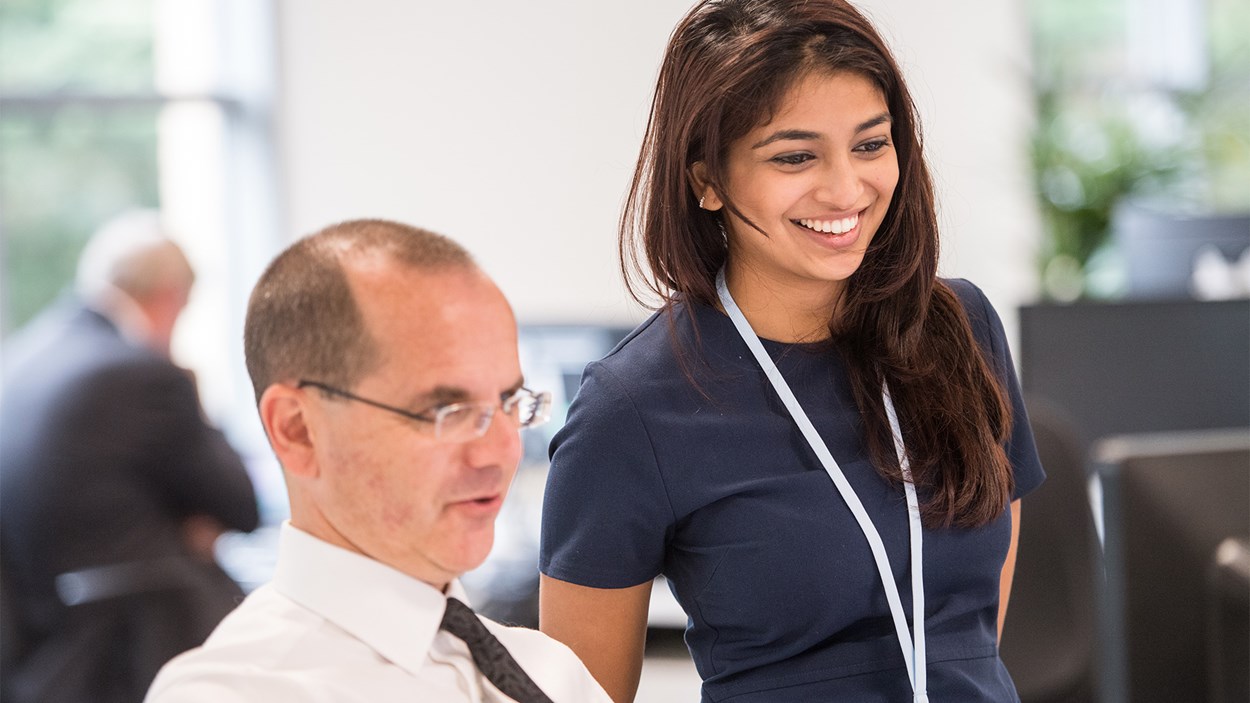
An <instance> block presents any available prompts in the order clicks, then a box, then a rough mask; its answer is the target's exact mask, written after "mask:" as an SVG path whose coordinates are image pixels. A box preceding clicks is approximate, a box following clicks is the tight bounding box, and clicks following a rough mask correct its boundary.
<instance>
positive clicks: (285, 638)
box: [146, 523, 611, 703]
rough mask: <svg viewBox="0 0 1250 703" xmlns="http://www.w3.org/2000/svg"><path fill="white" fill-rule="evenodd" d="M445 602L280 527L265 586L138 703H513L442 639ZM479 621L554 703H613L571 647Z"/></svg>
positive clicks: (455, 593) (410, 581) (168, 668)
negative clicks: (275, 555)
mask: <svg viewBox="0 0 1250 703" xmlns="http://www.w3.org/2000/svg"><path fill="white" fill-rule="evenodd" d="M448 596H451V597H454V598H457V599H459V600H461V601H464V602H466V603H467V602H468V601H467V600H466V598H465V594H464V590H463V588H462V587H461V586H460V583H459V582H458V581H453V582H452V583H451V584H450V585H449V587H448V589H447V593H446V594H445V595H444V594H443V593H441V592H439V591H438V590H437V589H435V588H434V587H432V586H430V585H429V584H426V583H424V582H422V581H418V580H417V579H414V578H412V577H410V576H407V575H405V574H403V573H400V572H399V571H396V570H395V569H392V568H391V567H389V566H386V565H385V564H382V563H380V562H377V561H374V560H372V559H369V558H368V557H365V556H362V555H360V554H356V553H354V552H350V551H347V550H345V549H341V548H339V547H336V546H334V545H331V544H328V543H326V542H324V541H322V540H320V539H317V538H316V537H313V536H312V535H310V534H308V533H306V532H303V531H301V530H299V529H297V528H295V527H292V526H291V525H290V524H289V523H287V524H284V525H283V526H282V533H281V537H280V541H279V548H278V564H277V569H276V571H275V573H274V578H273V581H272V582H271V583H269V584H267V585H265V586H262V587H260V588H258V589H257V590H256V591H255V592H253V593H252V594H251V595H250V596H248V597H247V599H245V600H244V601H243V603H242V604H240V605H239V607H238V608H237V609H236V610H235V611H234V612H232V613H231V614H230V615H229V616H227V617H226V619H225V620H223V621H222V623H221V625H219V626H218V627H217V629H216V630H215V631H214V632H213V634H212V635H211V636H210V637H209V638H208V641H206V642H205V643H204V645H203V646H202V647H198V648H196V649H193V650H191V651H189V652H186V653H184V654H182V655H180V656H178V657H177V658H175V659H174V660H172V661H171V662H169V663H168V664H166V665H165V667H164V668H163V669H161V672H160V674H159V675H158V676H157V677H156V680H155V681H154V682H153V683H152V688H151V689H150V690H149V691H148V696H147V699H146V701H148V703H177V702H183V701H186V702H188V703H191V702H194V703H210V702H211V703H222V702H230V701H264V702H266V703H268V702H270V701H283V702H284V701H327V702H328V701H361V702H362V703H364V702H365V701H368V702H369V703H377V702H384V701H396V702H398V701H403V702H404V703H416V702H418V701H438V702H440V703H441V702H442V701H448V702H449V703H450V702H455V703H458V702H460V701H469V702H472V703H479V702H481V703H501V702H506V701H511V700H512V699H511V698H509V697H507V696H505V695H504V694H502V693H500V692H499V690H498V689H496V688H495V687H494V686H493V685H491V683H490V682H489V681H487V680H486V678H485V677H483V676H482V675H481V674H479V673H478V670H477V668H476V667H475V666H474V664H473V659H472V657H471V656H470V654H469V649H468V647H467V646H466V645H465V644H464V642H462V641H460V639H458V638H457V637H455V636H454V635H451V634H449V633H447V632H444V631H441V630H440V629H439V623H441V622H442V619H443V611H444V610H445V608H446V602H447V601H446V599H447V597H448ZM481 620H482V622H483V623H485V624H486V627H487V628H489V629H490V631H491V632H492V633H493V634H494V635H495V636H496V637H497V638H499V641H500V642H502V643H503V644H504V646H505V647H507V648H508V651H509V652H510V653H511V654H512V656H513V658H515V659H516V661H517V662H518V663H519V664H520V665H521V667H522V668H523V669H525V672H526V673H527V674H529V676H530V678H532V679H533V680H534V682H535V683H537V684H538V686H539V687H540V688H541V689H542V690H543V691H544V692H545V693H546V694H547V695H548V696H549V697H550V698H551V699H552V700H553V701H555V702H556V703H574V702H576V703H580V702H582V701H592V702H596V703H598V702H602V703H611V701H610V699H609V698H608V696H607V694H606V693H604V692H603V689H602V688H600V686H599V684H598V683H596V682H595V680H594V678H592V677H591V675H590V673H589V672H587V671H586V668H585V667H584V666H582V663H581V661H580V660H579V659H578V658H577V656H576V655H574V654H573V652H572V651H571V650H569V648H568V647H565V646H564V645H563V644H561V643H559V642H557V641H555V640H553V639H551V638H550V637H547V636H546V635H544V634H542V633H541V632H538V631H536V630H529V629H525V628H520V627H507V626H504V625H500V624H498V623H496V622H493V621H491V620H488V619H486V618H481Z"/></svg>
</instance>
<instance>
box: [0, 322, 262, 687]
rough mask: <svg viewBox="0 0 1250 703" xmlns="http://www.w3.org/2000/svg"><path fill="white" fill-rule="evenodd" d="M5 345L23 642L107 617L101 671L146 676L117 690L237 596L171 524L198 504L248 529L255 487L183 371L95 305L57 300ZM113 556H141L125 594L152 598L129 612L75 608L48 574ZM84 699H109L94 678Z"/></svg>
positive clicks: (4, 398)
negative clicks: (133, 584)
mask: <svg viewBox="0 0 1250 703" xmlns="http://www.w3.org/2000/svg"><path fill="white" fill-rule="evenodd" d="M5 352H6V358H5V359H4V362H5V373H4V383H3V386H0V549H2V551H0V558H2V559H3V562H4V567H5V569H4V582H5V585H6V587H7V589H8V590H9V591H10V593H9V597H10V598H11V599H12V605H13V607H14V608H15V609H16V611H17V613H18V619H19V620H20V624H21V626H22V631H23V635H24V637H23V639H24V640H25V642H24V646H23V649H24V650H25V651H26V652H27V653H29V652H30V651H32V650H37V649H39V647H40V646H41V645H42V644H44V643H46V642H48V641H54V640H56V639H57V638H61V639H64V638H66V637H67V636H69V637H74V636H78V635H76V634H75V632H76V629H81V627H97V629H98V628H99V627H100V618H112V622H113V623H114V634H113V635H111V636H110V637H111V639H114V640H119V641H114V642H112V645H111V647H110V649H116V648H118V647H120V648H122V649H125V650H128V651H127V652H125V654H126V656H129V658H130V661H128V662H127V663H125V664H124V665H119V664H118V662H116V661H113V662H111V663H108V664H105V665H104V666H105V667H106V668H112V669H113V674H108V675H109V676H112V677H113V678H114V679H116V678H117V672H118V671H119V669H126V668H129V669H131V670H134V671H135V672H137V673H132V674H130V675H129V676H128V678H130V679H143V678H144V677H147V680H139V681H131V682H130V683H127V684H125V686H129V687H130V688H140V689H145V688H146V686H147V683H148V681H150V678H151V675H154V674H155V671H156V667H159V666H160V664H161V663H163V661H164V660H165V659H168V658H169V657H170V656H173V655H174V654H176V653H178V652H179V651H182V650H184V649H187V648H189V647H192V646H195V645H197V644H199V643H200V642H201V641H202V640H203V638H204V637H205V636H207V634H208V632H209V631H211V628H212V627H213V625H215V623H216V622H217V620H219V619H220V618H221V617H222V616H224V615H225V612H227V610H228V608H229V607H231V606H232V602H233V601H234V596H235V595H237V594H238V591H237V587H235V586H234V585H233V583H232V582H230V581H229V579H228V578H227V577H225V575H224V573H222V572H220V570H219V569H217V568H216V566H215V565H212V564H206V563H204V562H202V561H199V560H197V559H194V558H193V557H191V555H189V553H188V552H187V550H186V548H185V547H184V545H183V542H182V539H181V536H180V529H181V524H182V522H183V520H184V519H185V518H187V517H188V516H191V515H197V514H200V515H208V516H212V517H214V518H216V519H217V520H219V521H220V522H221V523H222V524H224V525H225V526H226V527H228V528H232V529H236V530H243V531H250V530H252V529H254V528H255V527H256V526H257V523H258V515H257V506H256V497H255V494H254V492H253V488H252V484H251V482H250V480H249V478H248V476H247V473H246V471H245V470H244V468H243V465H242V463H241V462H240V460H239V457H238V455H237V454H236V453H235V452H234V451H233V450H232V449H231V448H230V446H229V445H228V444H227V443H226V441H225V438H224V437H223V436H222V435H221V433H220V432H218V431H217V430H216V429H214V428H212V427H210V426H209V425H207V424H206V423H205V421H204V419H203V418H202V415H201V410H200V405H199V399H198V396H197V393H196V390H195V387H194V383H193V382H192V380H191V378H190V376H189V375H188V374H187V373H185V372H184V371H183V370H181V369H179V368H178V367H176V366H174V365H173V364H172V363H171V362H170V361H168V360H167V359H164V358H163V357H161V356H159V355H158V354H155V353H153V352H151V351H150V350H147V349H145V348H141V347H138V346H136V345H133V344H131V343H129V342H127V341H126V340H125V339H123V338H122V336H121V335H120V334H119V332H118V330H117V328H116V327H115V326H114V325H113V324H112V323H111V322H109V321H108V320H107V319H106V318H104V317H103V316H101V315H99V314H98V313H96V312H94V311H91V310H89V309H86V308H84V307H82V306H81V305H77V304H69V303H65V304H62V305H59V306H57V307H55V308H53V309H51V310H49V311H47V312H45V313H44V314H43V315H42V316H41V317H40V318H38V319H37V320H36V321H34V322H32V323H31V325H29V326H28V327H27V328H26V329H25V330H23V331H22V332H21V333H19V335H18V337H17V338H16V339H15V340H14V343H13V344H11V345H8V348H7V349H6V350H5ZM110 565H123V566H125V567H126V568H129V566H127V565H138V568H137V569H136V570H134V571H135V573H136V574H138V575H139V576H140V578H139V581H145V580H146V581H147V583H140V584H139V585H138V586H137V590H139V591H146V592H147V596H148V597H149V598H148V600H146V601H135V599H133V598H132V599H130V603H131V604H132V605H133V604H134V603H136V602H138V603H139V607H134V608H131V610H130V611H129V615H125V614H124V613H122V608H123V605H122V604H123V603H125V602H126V599H124V598H123V599H120V600H118V599H114V600H112V601H111V602H106V603H101V604H97V605H96V606H95V607H94V609H92V608H81V607H80V608H77V609H75V608H70V607H68V606H67V604H66V603H65V594H63V593H62V594H61V595H58V592H57V590H56V581H55V579H56V577H57V576H58V575H59V574H64V573H66V572H76V571H80V570H83V569H89V568H91V567H100V566H110ZM148 567H151V568H148ZM162 570H163V571H162ZM161 573H165V575H164V576H162V575H161ZM122 577H123V580H125V579H127V578H130V577H128V576H126V575H125V574H123V575H122ZM171 580H172V583H171V582H170V581H171ZM63 585H64V583H63ZM123 586H124V584H123ZM144 619H146V620H147V621H148V622H142V621H143V620H144ZM13 625H14V623H6V625H5V626H6V627H7V628H12V627H13ZM116 627H122V628H123V629H124V630H125V632H124V633H119V632H118V631H116ZM79 634H80V633H79ZM45 649H55V647H54V646H49V647H45ZM140 653H142V654H141V655H140ZM47 656H53V655H47ZM75 656H81V655H75ZM136 657H138V658H140V659H147V660H150V661H134V659H135V658H136ZM53 658H55V656H53ZM155 660H160V661H155ZM82 664H85V663H82ZM54 668H55V667H54ZM75 668H79V669H81V668H82V667H81V666H76V667H75ZM149 670H150V673H149ZM13 673H14V672H12V671H9V672H5V676H4V678H6V679H8V678H10V677H11V675H12V674H13ZM91 685H92V686H106V685H107V686H122V684H120V683H118V682H117V681H112V682H111V683H99V682H97V683H95V684H91ZM7 688H8V686H7V685H6V689H7ZM130 695H132V694H128V695H119V696H118V697H117V699H119V700H125V699H129V698H130ZM141 695H142V693H141V691H140V696H141ZM45 697H48V696H47V695H45ZM90 697H91V698H92V699H93V700H105V699H106V698H107V697H106V696H105V695H104V691H101V690H96V691H94V692H93V693H91V694H90ZM72 699H73V696H67V697H66V700H72ZM135 700H137V699H135Z"/></svg>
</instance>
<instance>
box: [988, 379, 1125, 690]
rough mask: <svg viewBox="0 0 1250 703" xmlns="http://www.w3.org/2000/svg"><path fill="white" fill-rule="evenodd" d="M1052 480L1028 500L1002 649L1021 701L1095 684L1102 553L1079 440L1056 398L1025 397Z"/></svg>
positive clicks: (1040, 453)
mask: <svg viewBox="0 0 1250 703" xmlns="http://www.w3.org/2000/svg"><path fill="white" fill-rule="evenodd" d="M1026 402H1027V404H1028V409H1029V420H1030V421H1031V424H1032V426H1033V437H1034V440H1035V441H1036V442H1037V452H1038V455H1039V456H1040V457H1041V460H1042V466H1044V467H1045V468H1046V482H1045V483H1043V484H1042V485H1041V487H1040V488H1038V489H1037V490H1036V491H1034V492H1033V493H1031V494H1029V496H1028V497H1027V498H1025V499H1024V500H1023V505H1022V507H1021V511H1020V512H1021V520H1020V545H1019V549H1018V554H1019V557H1018V558H1017V560H1016V571H1015V579H1014V582H1013V584H1012V589H1011V601H1010V603H1009V606H1010V607H1009V608H1008V609H1007V622H1006V624H1005V626H1004V628H1003V639H1002V643H1001V647H1000V649H999V652H1000V654H1001V656H1002V658H1003V662H1004V663H1005V664H1006V666H1007V671H1008V672H1010V673H1011V677H1012V679H1013V680H1014V681H1015V684H1016V690H1017V692H1018V693H1019V694H1020V700H1021V701H1022V703H1058V702H1060V701H1063V702H1064V703H1085V702H1090V703H1092V701H1093V700H1094V696H1095V694H1096V692H1097V681H1098V679H1097V666H1096V664H1097V656H1096V654H1095V652H1096V649H1095V648H1096V642H1097V628H1096V619H1097V618H1096V615H1095V593H1096V590H1095V574H1101V573H1102V563H1101V559H1100V557H1101V554H1100V550H1099V547H1098V542H1097V536H1096V533H1095V531H1094V520H1093V515H1092V514H1091V512H1090V503H1089V494H1088V492H1087V490H1086V485H1087V474H1086V471H1085V462H1084V460H1083V458H1082V453H1081V443H1080V440H1079V439H1078V438H1077V437H1076V434H1075V431H1074V430H1073V429H1072V427H1071V423H1070V421H1069V419H1068V418H1067V417H1065V415H1064V414H1063V412H1062V411H1061V410H1060V409H1058V408H1057V407H1055V406H1054V405H1053V404H1050V403H1047V402H1045V401H1044V400H1040V399H1037V398H1031V397H1030V398H1026Z"/></svg>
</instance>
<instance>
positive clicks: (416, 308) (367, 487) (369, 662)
mask: <svg viewBox="0 0 1250 703" xmlns="http://www.w3.org/2000/svg"><path fill="white" fill-rule="evenodd" d="M244 343H245V351H246V356H247V365H248V371H249V373H250V374H251V377H252V383H253V386H254V388H255V391H256V397H257V403H258V406H259V410H260V418H261V422H262V423H263V424H264V427H265V431H266V433H267V434H268V437H269V441H270V444H271V445H272V447H273V450H274V452H275V454H276V455H277V457H278V459H279V462H280V463H281V464H282V467H283V471H284V476H285V479H286V485H287V490H288V493H289V496H290V502H291V519H290V522H289V523H287V524H285V525H283V527H282V535H281V538H280V544H279V558H278V564H277V569H276V571H275V574H274V578H273V581H272V583H270V584H269V585H267V586H264V587H262V588H260V589H258V590H257V591H256V592H254V593H253V594H252V595H251V596H249V597H248V599H247V600H246V601H244V603H243V604H242V605H241V606H240V607H239V608H238V609H237V610H235V611H234V612H233V613H232V614H231V615H230V616H229V617H227V618H226V619H225V621H223V622H222V624H221V626H220V627H219V628H218V629H217V631H216V632H214V634H213V635H212V636H211V637H210V638H209V639H208V641H207V642H206V643H205V645H204V646H203V647H202V648H200V649H198V650H194V651H192V652H189V653H187V654H185V655H183V656H181V657H179V658H178V659H175V660H174V661H173V662H171V663H170V664H169V665H168V666H167V667H166V668H165V669H164V670H163V671H162V672H161V674H160V675H159V676H158V678H157V680H156V682H155V683H154V684H153V687H152V690H151V692H150V693H149V697H148V700H149V701H152V702H153V703H168V702H177V701H205V702H208V701H213V702H214V703H215V702H219V701H244V700H246V701H299V700H325V701H330V700H333V701H369V702H371V703H372V702H377V701H405V702H411V701H440V702H441V701H449V702H453V701H475V702H476V701H491V702H494V701H513V700H516V701H522V702H528V701H547V700H554V701H608V698H607V696H606V694H605V693H604V692H603V690H602V689H601V688H600V687H599V685H598V684H597V683H596V682H595V681H594V679H593V678H591V676H590V674H589V673H587V672H586V670H585V668H584V667H583V666H582V664H581V662H580V661H578V659H577V658H576V657H575V656H574V655H573V653H572V652H571V651H570V650H569V649H568V648H566V647H565V646H564V645H562V644H559V643H557V642H555V641H554V640H551V639H549V638H547V637H546V636H545V635H543V634H541V633H539V632H537V631H533V630H525V629H522V628H511V627H505V626H502V625H498V624H496V623H493V622H490V621H488V620H485V619H480V618H478V617H477V616H476V615H474V614H473V613H472V611H470V610H469V609H468V608H467V606H465V605H464V601H465V596H464V592H463V590H462V589H461V587H460V584H459V582H458V581H457V577H459V576H460V575H461V574H462V573H464V572H465V571H467V570H469V569H472V568H474V567H476V566H478V565H479V564H481V563H482V561H483V560H484V559H485V558H486V555H487V553H488V552H489V551H490V548H491V544H492V541H493V539H494V521H495V516H496V515H497V514H498V512H499V509H500V506H501V504H502V502H503V499H504V496H505V495H506V493H507V491H508V487H509V485H510V483H511V481H512V477H513V474H514V473H515V472H516V468H517V465H518V462H519V461H520V454H521V444H520V437H519V432H518V429H519V427H522V426H528V425H534V424H538V423H539V422H541V421H542V420H544V419H546V412H547V407H546V406H547V404H548V403H549V402H550V398H549V396H548V395H547V394H535V393H534V392H533V391H530V390H528V389H526V388H525V387H524V386H523V384H522V377H521V369H520V362H519V360H518V356H517V337H516V322H515V320H514V319H513V316H512V312H511V309H510V308H509V306H508V303H507V301H506V300H505V299H504V297H503V295H502V293H500V291H499V289H498V288H496V287H495V285H494V284H493V283H492V282H491V281H490V279H489V278H487V277H486V276H485V274H483V273H482V272H481V271H480V270H478V268H477V267H476V266H475V265H474V263H473V262H472V260H471V259H470V257H469V255H468V254H467V253H466V252H465V251H464V250H463V249H462V248H461V247H460V246H459V245H457V244H455V243H453V242H452V241H450V240H448V239H446V238H444V237H441V236H439V235H436V234H432V233H430V232H426V231H423V230H419V229H415V228H412V227H407V226H405V225H401V224H396V223H393V222H385V221H377V220H365V221H353V222H345V223H342V224H339V225H335V226H332V227H329V228H327V229H325V230H322V231H321V232H319V233H317V234H315V235H312V236H310V237H307V238H305V239H303V240H301V241H299V242H297V243H295V244H294V245H292V246H291V247H290V248H289V249H287V250H286V251H285V252H283V253H282V254H280V255H279V256H278V258H277V259H276V260H275V261H274V262H273V263H272V264H271V265H270V266H269V268H268V270H266V271H265V273H264V274H263V275H262V276H261V279H260V281H259V283H257V285H256V289H255V290H254V291H253V293H252V297H251V302H250V304H249V307H248V313H247V322H246V326H245V331H244Z"/></svg>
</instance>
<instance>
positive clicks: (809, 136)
mask: <svg viewBox="0 0 1250 703" xmlns="http://www.w3.org/2000/svg"><path fill="white" fill-rule="evenodd" d="M893 121H894V120H893V118H891V117H890V113H888V112H883V113H881V114H880V115H877V116H876V117H871V118H869V119H867V120H864V121H863V122H861V123H859V125H857V126H856V127H855V133H856V134H859V133H860V132H862V131H864V130H866V129H872V128H873V127H876V126H877V125H879V124H885V123H887V122H893ZM815 139H820V133H819V132H812V131H809V130H806V129H783V130H780V131H778V132H773V133H772V134H770V135H768V136H767V137H765V138H764V139H762V140H760V141H759V142H757V143H756V144H753V145H752V146H751V148H752V149H759V148H761V147H765V146H768V145H769V144H772V143H773V142H779V141H782V140H792V141H811V140H815Z"/></svg>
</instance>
